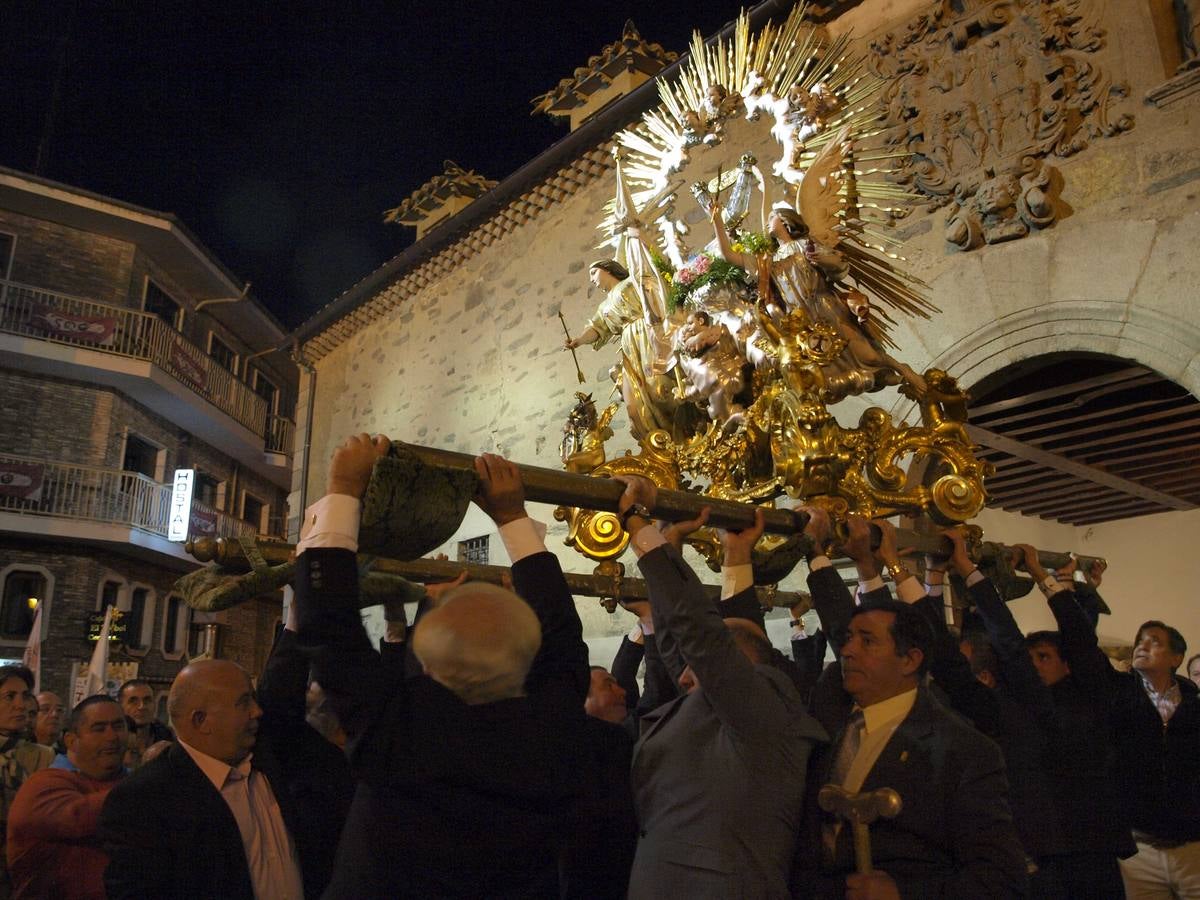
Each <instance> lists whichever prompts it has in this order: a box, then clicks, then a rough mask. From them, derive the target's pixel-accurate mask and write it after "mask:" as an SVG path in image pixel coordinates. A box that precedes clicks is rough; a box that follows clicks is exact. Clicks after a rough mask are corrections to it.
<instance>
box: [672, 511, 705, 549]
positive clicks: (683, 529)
mask: <svg viewBox="0 0 1200 900" xmlns="http://www.w3.org/2000/svg"><path fill="white" fill-rule="evenodd" d="M708 514H709V508H708V507H707V506H706V507H704V509H702V510H700V515H698V516H696V518H694V519H689V520H688V521H686V522H674V523H672V524H667V523H663V526H662V533H663V537H665V538H666V539H667V543H668V544H670V545H671V546H672V547H674V548H675V549H676V550H678V551H680V552H683V539H684V538H686V537H687V536H688V535H689V534H691V533H692V532H694V531H696V530H698V529H700V528H703V527H704V526H705V525H706V524H708Z"/></svg>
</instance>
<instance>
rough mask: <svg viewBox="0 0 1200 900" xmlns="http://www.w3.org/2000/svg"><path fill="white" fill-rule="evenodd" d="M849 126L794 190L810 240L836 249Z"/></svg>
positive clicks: (834, 138)
mask: <svg viewBox="0 0 1200 900" xmlns="http://www.w3.org/2000/svg"><path fill="white" fill-rule="evenodd" d="M849 133H850V127H849V126H848V125H846V126H843V127H842V129H841V130H840V131H839V132H838V133H837V134H836V135H835V136H834V137H833V139H832V140H831V141H829V143H827V144H826V145H825V148H824V149H823V150H822V151H821V152H820V153H819V154H818V155H817V157H816V159H814V160H813V161H812V165H810V166H809V167H808V169H807V170H806V171H805V173H804V177H803V178H802V179H801V180H800V187H799V188H798V189H797V190H796V207H797V210H798V211H799V213H800V215H801V217H802V218H803V219H804V224H806V225H807V226H808V233H809V234H810V235H811V236H812V238H813V240H815V241H817V242H819V243H822V244H824V245H825V246H826V247H836V246H837V245H838V244H839V243H840V242H841V240H842V236H841V234H840V233H839V232H838V230H837V226H838V225H839V220H838V213H839V212H840V211H841V209H842V206H843V204H844V203H845V200H844V199H843V197H842V194H841V190H842V182H843V180H844V178H845V163H846V158H847V156H848V155H849V153H850V142H849V141H848V140H847V136H848V135H849Z"/></svg>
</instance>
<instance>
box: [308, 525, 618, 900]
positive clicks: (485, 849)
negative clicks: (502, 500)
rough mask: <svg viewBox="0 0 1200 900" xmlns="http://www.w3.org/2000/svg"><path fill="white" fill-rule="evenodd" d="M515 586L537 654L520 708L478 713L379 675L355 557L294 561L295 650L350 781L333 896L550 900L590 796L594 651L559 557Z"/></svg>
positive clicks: (325, 553) (432, 688)
mask: <svg viewBox="0 0 1200 900" xmlns="http://www.w3.org/2000/svg"><path fill="white" fill-rule="evenodd" d="M512 575H513V583H514V586H515V588H516V591H517V593H518V594H519V595H520V596H521V597H523V598H524V599H525V600H526V602H528V603H529V604H530V606H531V607H532V608H533V609H534V611H535V612H536V613H537V615H538V619H539V620H540V622H541V625H542V646H541V650H540V651H539V653H538V656H537V658H536V659H535V660H534V663H533V667H532V668H531V670H530V673H529V677H528V679H527V682H526V696H524V697H520V698H515V699H511V700H502V701H499V702H495V703H487V704H479V705H474V706H471V705H467V704H465V703H463V702H462V701H461V700H459V699H458V697H456V696H455V695H454V694H453V693H452V692H450V691H449V690H447V689H446V688H444V687H442V686H441V685H439V684H438V683H437V682H435V681H433V680H432V679H429V678H427V677H425V676H418V677H416V678H405V677H403V674H402V673H401V674H400V675H399V676H397V674H396V672H395V671H394V667H392V669H391V670H389V667H387V666H385V665H384V664H383V663H382V662H381V660H380V657H379V654H378V653H376V652H375V650H374V648H373V647H372V646H371V644H370V641H369V639H368V638H367V636H366V633H365V632H364V631H363V627H362V621H361V618H360V616H359V612H358V599H357V569H356V565H355V558H354V554H353V553H350V552H349V551H346V550H333V549H325V550H309V551H307V552H305V553H303V554H301V555H300V556H299V558H298V559H297V577H296V603H297V609H298V612H299V622H300V631H299V635H300V640H301V643H302V645H303V646H304V647H305V649H306V652H307V653H308V654H309V656H310V658H311V659H312V662H313V667H314V675H315V677H316V679H317V680H318V681H320V683H321V685H322V687H323V688H324V689H325V691H326V694H327V696H328V697H329V700H330V703H331V704H333V707H334V710H335V712H336V713H337V716H338V719H339V721H340V722H341V723H342V727H343V728H344V729H345V730H346V733H347V735H348V737H349V744H348V748H349V749H350V753H351V762H352V765H353V767H354V770H355V775H356V777H357V779H358V781H359V786H358V789H357V792H356V794H355V798H354V802H353V804H352V807H351V810H350V815H349V819H348V821H347V824H346V829H345V831H344V833H343V838H342V843H341V845H340V846H339V848H338V858H337V864H336V869H335V872H334V876H333V880H332V882H331V884H330V886H329V890H328V893H327V895H326V896H328V897H348V898H354V900H359V898H364V897H475V896H489V897H549V896H558V893H559V863H560V856H561V853H562V851H563V849H564V845H565V843H566V837H567V834H568V833H569V827H570V822H571V816H572V815H573V812H574V809H575V807H576V805H577V804H578V803H579V802H581V801H582V800H584V799H587V798H589V797H594V796H595V795H596V791H597V790H598V789H597V787H596V781H597V776H596V775H595V772H594V768H593V765H592V760H591V757H590V753H589V751H588V746H587V735H586V731H585V728H586V717H585V715H584V712H583V702H584V699H585V698H586V696H587V690H588V684H589V678H590V673H589V669H588V656H587V647H586V645H585V644H584V643H583V638H582V628H581V626H580V623H579V617H578V615H577V613H576V611H575V604H574V601H573V599H572V597H571V594H570V591H569V589H568V588H567V585H566V581H565V579H564V578H563V575H562V570H561V569H560V568H559V565H558V561H557V559H556V558H555V557H554V556H553V555H552V554H550V553H538V554H535V555H533V556H530V557H527V558H525V559H523V560H521V561H519V562H517V563H516V564H515V565H514V566H513V568H512Z"/></svg>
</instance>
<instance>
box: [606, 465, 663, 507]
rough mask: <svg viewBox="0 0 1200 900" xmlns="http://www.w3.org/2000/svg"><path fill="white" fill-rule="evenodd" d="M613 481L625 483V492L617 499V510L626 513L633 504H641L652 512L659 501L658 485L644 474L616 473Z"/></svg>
mask: <svg viewBox="0 0 1200 900" xmlns="http://www.w3.org/2000/svg"><path fill="white" fill-rule="evenodd" d="M612 479H613V481H618V482H620V483H621V484H623V485H625V493H623V494H621V499H620V500H618V501H617V510H618V512H620V513H622V514H623V513H624V512H625V510H627V509H629V508H630V507H631V506H636V505H638V504H641V505H642V506H644V507H646V509H648V510H650V511H651V512H653V511H654V507H655V505H656V504H657V503H658V486H657V485H655V483H654V482H653V481H651V480H650V479H649V478H646V477H645V476H643V475H614V476H613V477H612Z"/></svg>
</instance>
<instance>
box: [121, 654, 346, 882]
mask: <svg viewBox="0 0 1200 900" xmlns="http://www.w3.org/2000/svg"><path fill="white" fill-rule="evenodd" d="M292 640H293V641H294V634H293V635H292ZM307 669H308V666H307V660H306V659H305V658H304V656H303V655H302V654H301V653H300V652H299V651H298V649H296V648H295V647H294V646H293V645H289V644H288V643H287V641H286V640H285V638H283V637H281V638H280V640H279V642H278V643H277V644H276V646H275V648H274V650H273V651H272V654H271V658H270V660H269V661H268V663H267V669H266V671H265V672H264V673H263V677H262V679H261V680H260V681H261V684H260V692H259V693H257V694H256V692H255V690H254V685H253V684H252V683H251V680H250V677H249V675H247V674H246V672H245V670H243V669H242V668H241V667H240V666H239V665H237V664H236V663H234V662H231V661H229V660H222V659H205V660H200V661H197V662H194V663H192V664H191V665H189V666H187V667H185V668H184V669H183V671H181V672H180V673H179V674H178V675H177V676H176V678H175V681H174V683H173V684H172V685H171V693H170V697H169V698H168V701H167V708H168V710H169V712H170V715H171V722H172V724H173V725H174V726H175V732H176V736H177V739H178V740H177V742H176V743H173V744H171V745H170V746H169V747H168V748H167V749H166V750H165V751H164V752H162V753H161V754H160V755H158V756H156V757H155V758H154V759H153V760H152V761H150V762H148V763H146V764H145V765H144V766H142V767H141V768H140V769H138V770H137V771H136V772H135V773H134V774H133V775H131V776H129V778H127V779H126V780H125V781H124V782H122V783H121V784H120V785H118V786H117V788H115V789H114V790H113V792H112V794H110V796H109V799H108V801H107V802H106V803H105V806H104V810H103V812H102V814H101V819H100V830H99V834H100V839H101V842H102V843H103V845H104V848H105V850H106V851H107V852H108V855H109V857H110V860H111V862H110V863H109V866H108V869H107V870H106V872H105V878H104V886H105V890H106V892H107V896H108V898H109V900H116V898H122V897H125V898H131V900H132V898H145V897H156V898H180V900H183V898H187V897H222V898H244V900H254V898H258V900H262V898H264V897H271V898H279V900H301V898H303V897H317V896H320V894H321V891H322V890H323V888H324V886H325V884H326V883H327V882H328V878H329V872H330V870H331V868H332V862H333V851H334V846H335V845H336V842H337V836H338V833H339V830H340V825H341V822H342V821H343V820H344V812H345V809H346V807H347V806H348V801H349V787H350V783H349V772H348V767H347V765H346V762H345V760H344V758H343V757H342V756H341V754H340V753H339V752H338V751H337V749H336V748H334V747H333V746H332V745H331V744H329V743H328V742H327V741H325V740H324V739H323V738H322V737H321V736H320V735H319V734H317V732H316V731H314V730H313V729H312V728H310V727H309V726H308V725H307V724H305V723H304V693H305V688H306V684H307V676H308V671H307ZM260 700H261V703H260ZM339 766H340V768H341V770H342V772H343V773H344V779H343V781H342V782H341V785H340V791H341V796H342V799H341V802H340V803H339V782H338V777H337V776H338V772H339Z"/></svg>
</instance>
